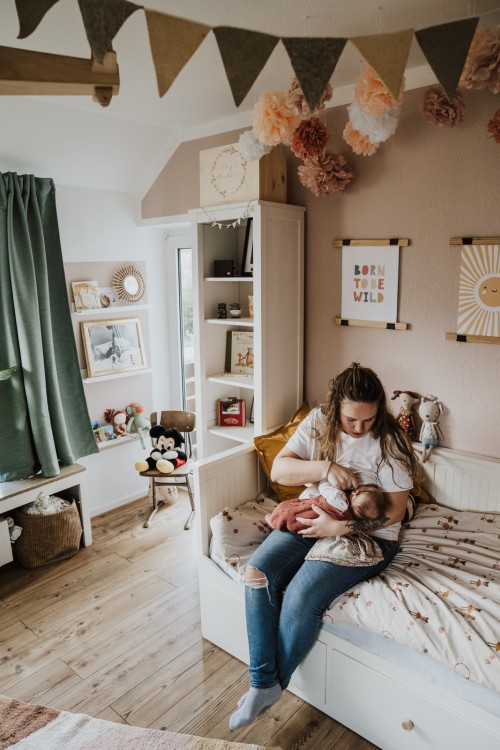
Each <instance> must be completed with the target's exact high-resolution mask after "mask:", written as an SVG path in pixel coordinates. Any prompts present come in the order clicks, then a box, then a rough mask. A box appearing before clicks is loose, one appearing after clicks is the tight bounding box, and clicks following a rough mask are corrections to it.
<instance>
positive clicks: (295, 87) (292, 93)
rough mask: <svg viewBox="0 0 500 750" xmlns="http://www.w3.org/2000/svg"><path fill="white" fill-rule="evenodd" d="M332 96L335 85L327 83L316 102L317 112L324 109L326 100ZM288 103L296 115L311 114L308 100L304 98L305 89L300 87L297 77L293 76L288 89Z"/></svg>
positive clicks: (306, 115) (308, 115) (307, 115)
mask: <svg viewBox="0 0 500 750" xmlns="http://www.w3.org/2000/svg"><path fill="white" fill-rule="evenodd" d="M332 96H333V87H332V85H331V83H328V84H327V85H326V88H325V90H324V91H323V93H322V94H321V96H320V98H319V101H318V103H317V104H316V109H315V110H314V111H315V112H317V111H318V110H319V109H324V108H325V106H326V102H329V101H330V99H331V98H332ZM286 103H287V105H288V107H289V108H290V109H291V110H292V112H294V113H295V114H296V115H301V116H302V117H310V116H311V112H310V110H309V107H308V104H307V102H306V100H305V99H304V94H303V91H302V89H301V87H300V83H299V81H298V79H297V78H292V82H291V84H290V88H289V89H288V92H287V95H286Z"/></svg>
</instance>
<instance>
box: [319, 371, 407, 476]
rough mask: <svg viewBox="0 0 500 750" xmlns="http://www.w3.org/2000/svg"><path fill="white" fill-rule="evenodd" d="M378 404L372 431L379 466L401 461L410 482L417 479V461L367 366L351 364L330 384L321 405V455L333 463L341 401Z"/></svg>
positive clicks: (337, 440)
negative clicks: (377, 443)
mask: <svg viewBox="0 0 500 750" xmlns="http://www.w3.org/2000/svg"><path fill="white" fill-rule="evenodd" d="M346 399H347V400H349V401H356V402H361V403H365V404H376V405H377V416H376V418H375V422H374V423H373V427H372V428H371V432H372V434H373V437H375V438H379V439H380V449H381V454H382V456H381V461H380V464H379V466H378V467H377V469H378V468H380V465H381V464H382V463H385V462H387V461H389V459H391V458H392V459H395V460H397V461H401V462H402V463H403V465H404V466H405V467H406V469H407V471H408V473H409V474H410V476H411V477H412V478H413V479H416V477H417V476H418V468H419V466H418V462H417V459H416V456H415V453H414V451H413V448H412V444H411V441H410V439H409V437H408V435H407V434H406V432H405V431H404V430H403V428H402V427H401V425H400V424H399V422H398V421H397V419H396V418H395V417H394V416H393V415H392V414H391V412H390V411H389V409H388V407H387V399H386V395H385V391H384V386H383V385H382V383H381V382H380V379H379V377H378V376H377V375H376V374H375V373H374V372H373V370H370V368H368V367H362V366H361V365H360V364H359V363H358V362H353V363H352V364H351V365H350V366H349V367H347V368H346V369H345V370H343V371H342V372H341V373H340V374H339V375H337V377H336V378H334V379H333V380H331V381H330V383H329V393H328V399H327V401H325V402H324V403H323V404H322V405H321V411H322V412H323V414H324V415H325V417H326V420H325V422H326V429H325V431H324V433H323V434H322V435H320V436H319V438H320V446H321V456H322V457H323V458H329V459H330V460H332V459H333V460H334V459H335V456H336V453H337V445H338V442H339V440H340V436H341V433H342V427H341V424H340V406H341V404H342V402H343V401H344V400H346Z"/></svg>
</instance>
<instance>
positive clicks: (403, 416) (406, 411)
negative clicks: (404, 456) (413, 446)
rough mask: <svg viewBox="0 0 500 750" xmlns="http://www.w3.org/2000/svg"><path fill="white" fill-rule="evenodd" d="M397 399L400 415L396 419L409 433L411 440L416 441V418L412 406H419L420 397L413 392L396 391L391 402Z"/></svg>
mask: <svg viewBox="0 0 500 750" xmlns="http://www.w3.org/2000/svg"><path fill="white" fill-rule="evenodd" d="M395 398H399V414H398V415H397V417H396V419H397V420H398V422H399V424H400V425H401V427H402V428H403V430H404V431H405V432H406V433H408V437H409V438H410V440H416V439H417V428H416V426H415V417H414V415H413V412H412V406H415V404H418V402H419V401H420V396H419V395H418V393H414V392H413V391H394V392H393V394H392V396H391V401H394V399H395Z"/></svg>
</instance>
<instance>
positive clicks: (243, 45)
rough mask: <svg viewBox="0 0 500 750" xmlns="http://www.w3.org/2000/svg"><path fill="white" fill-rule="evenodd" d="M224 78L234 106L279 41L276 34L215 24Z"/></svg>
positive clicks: (244, 93)
mask: <svg viewBox="0 0 500 750" xmlns="http://www.w3.org/2000/svg"><path fill="white" fill-rule="evenodd" d="M214 34H215V38H216V40H217V44H218V47H219V52H220V55H221V57H222V62H223V64H224V69H225V71H226V76H227V80H228V82H229V86H230V87H231V92H232V94H233V99H234V103H235V104H236V106H237V107H239V105H240V104H241V102H242V101H243V99H244V98H245V96H246V95H247V94H248V92H249V91H250V89H251V88H252V86H253V84H254V82H255V79H256V78H257V76H258V75H259V73H260V72H261V70H262V69H263V67H264V65H265V64H266V62H267V61H268V59H269V57H270V56H271V53H272V52H273V50H274V48H275V47H276V45H277V44H278V42H279V37H277V36H271V35H270V34H262V33H260V32H257V31H246V30H245V29H235V28H231V27H230V26H219V27H217V28H216V29H214Z"/></svg>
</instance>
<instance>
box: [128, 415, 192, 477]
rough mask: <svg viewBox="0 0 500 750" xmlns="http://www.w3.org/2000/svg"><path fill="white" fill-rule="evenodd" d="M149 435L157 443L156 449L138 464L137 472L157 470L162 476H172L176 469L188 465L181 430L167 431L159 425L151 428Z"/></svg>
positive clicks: (172, 429)
mask: <svg viewBox="0 0 500 750" xmlns="http://www.w3.org/2000/svg"><path fill="white" fill-rule="evenodd" d="M149 434H150V435H151V437H152V439H153V440H155V441H156V443H155V447H154V448H153V450H152V451H151V453H150V454H149V456H148V457H147V458H146V459H145V460H144V461H137V462H136V464H135V469H136V471H138V472H142V471H148V470H150V469H156V470H157V471H161V473H162V474H171V473H172V472H173V471H174V469H177V468H178V467H179V466H182V465H183V464H185V463H186V461H187V455H186V454H185V453H184V451H183V450H181V449H182V445H183V443H184V440H183V439H182V435H181V433H180V432H179V430H176V429H175V428H173V427H169V428H168V429H166V428H165V427H163V426H162V425H161V424H157V425H155V426H154V427H151V429H150V431H149Z"/></svg>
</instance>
